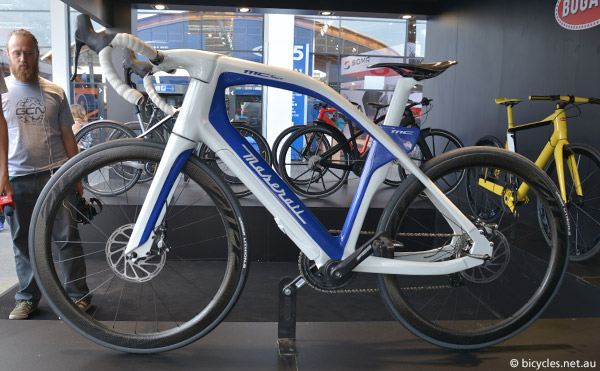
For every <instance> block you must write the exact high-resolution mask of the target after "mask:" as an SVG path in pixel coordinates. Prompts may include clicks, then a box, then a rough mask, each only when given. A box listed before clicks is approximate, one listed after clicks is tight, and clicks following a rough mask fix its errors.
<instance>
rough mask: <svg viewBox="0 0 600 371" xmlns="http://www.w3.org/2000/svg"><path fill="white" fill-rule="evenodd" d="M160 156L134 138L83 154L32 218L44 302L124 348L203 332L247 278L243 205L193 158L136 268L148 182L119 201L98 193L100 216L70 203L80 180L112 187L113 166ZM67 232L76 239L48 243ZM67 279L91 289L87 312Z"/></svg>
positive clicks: (161, 346) (97, 337)
mask: <svg viewBox="0 0 600 371" xmlns="http://www.w3.org/2000/svg"><path fill="white" fill-rule="evenodd" d="M163 152H164V144H160V143H154V142H151V141H144V140H138V139H130V140H124V141H116V142H109V143H106V144H103V145H99V146H96V147H94V148H92V149H90V150H87V151H85V152H84V153H82V154H80V155H78V156H76V157H74V158H73V159H72V160H70V161H69V162H67V163H66V164H65V165H63V167H61V168H60V170H59V171H58V172H57V173H56V174H55V175H54V176H53V177H52V179H51V180H50V182H49V183H48V184H47V186H46V187H45V188H44V190H43V192H42V194H41V195H40V197H39V199H38V203H37V204H36V208H35V210H34V213H33V220H32V224H31V225H32V227H31V234H30V256H31V260H32V264H33V267H34V272H35V275H36V279H37V282H39V284H40V288H41V290H42V292H43V294H44V296H45V297H46V298H47V299H48V301H49V302H50V304H51V306H52V308H53V309H54V311H55V312H56V314H57V315H59V316H60V317H61V318H62V319H63V320H64V321H65V322H66V323H67V324H69V326H71V327H72V328H73V329H75V330H76V331H77V332H78V333H80V334H82V335H83V336H85V337H86V338H88V339H90V340H92V341H94V342H96V343H98V344H100V345H104V346H107V347H109V348H112V349H116V350H120V351H126V352H132V353H155V352H161V351H167V350H172V349H176V348H178V347H181V346H184V345H186V344H189V343H191V342H193V341H194V340H196V339H198V338H200V337H202V336H204V335H206V334H207V333H208V332H209V331H211V330H212V329H213V328H214V327H215V326H216V325H217V324H218V323H219V322H220V321H222V320H223V318H224V317H225V316H226V315H227V313H228V312H229V311H230V310H231V308H232V307H233V305H234V303H235V302H236V300H237V298H238V297H239V295H240V292H241V290H242V288H243V286H244V282H245V280H246V276H247V273H248V262H247V256H248V251H247V238H246V235H245V228H244V226H243V216H242V211H241V208H240V206H239V203H238V202H237V199H236V198H235V196H234V195H233V194H232V193H231V190H230V189H229V188H228V187H227V186H226V185H225V184H224V183H223V181H222V180H221V179H220V178H219V177H218V176H216V175H215V174H214V173H213V172H212V171H211V170H210V169H209V168H208V167H207V166H206V164H204V163H202V162H201V161H200V160H199V159H198V158H197V157H195V156H192V157H191V158H190V159H189V160H188V161H187V163H186V164H185V165H184V167H183V169H182V171H181V174H182V175H184V176H181V175H180V176H179V177H178V180H177V181H176V183H175V185H174V187H175V189H174V191H173V193H172V196H170V197H171V198H170V199H169V200H168V201H167V203H166V204H165V205H164V207H163V213H164V214H161V215H164V218H163V219H162V220H160V221H159V223H160V225H159V226H158V227H157V228H156V229H155V230H154V233H155V235H156V237H157V238H156V240H155V241H156V243H155V244H154V246H153V247H152V249H151V251H150V255H148V256H146V257H143V258H140V259H139V260H137V261H136V262H133V261H132V260H130V259H127V258H126V256H125V254H124V250H125V247H126V246H127V243H128V241H129V237H130V235H131V232H132V230H133V226H134V225H135V223H136V220H137V219H138V214H139V212H140V206H141V204H142V202H143V201H144V199H145V198H146V195H147V192H148V188H149V185H148V184H144V183H136V184H135V186H134V187H132V188H131V189H129V190H128V191H127V192H126V193H124V194H122V195H119V196H116V197H101V196H97V198H98V199H99V202H100V203H102V205H103V206H102V208H100V207H99V206H98V204H97V203H93V204H92V207H94V208H95V212H96V213H97V215H94V213H93V212H90V209H89V208H87V209H86V208H81V207H80V206H79V207H78V205H77V204H75V203H74V202H71V201H70V200H71V199H72V198H74V195H73V192H74V189H75V185H76V183H77V182H78V181H80V180H81V179H83V178H84V177H95V178H97V179H104V180H105V182H103V183H102V184H103V185H104V186H105V187H107V188H110V187H111V186H110V183H111V182H110V176H109V174H110V171H111V169H113V168H114V167H115V166H116V165H118V164H120V163H129V162H143V163H152V164H157V163H158V162H159V161H160V159H161V156H162V154H163ZM98 186H100V183H98ZM159 210H160V208H159ZM77 221H80V223H77ZM81 222H83V223H81ZM65 228H67V229H68V230H69V231H71V232H72V233H71V234H72V235H73V234H77V235H78V236H74V238H72V239H66V238H61V239H58V238H52V236H55V237H56V236H61V235H62V234H61V233H62V232H64V230H65ZM53 245H58V246H53ZM56 247H58V249H56ZM76 252H77V253H76ZM69 282H86V283H87V288H88V289H89V293H88V294H87V295H85V296H84V297H82V298H81V297H79V298H77V299H91V301H92V308H91V309H90V310H88V311H87V312H82V311H81V310H80V309H79V308H78V307H77V305H75V304H74V302H73V301H72V299H71V298H70V297H69V294H70V292H67V290H66V289H65V288H64V286H65V285H66V284H67V283H69Z"/></svg>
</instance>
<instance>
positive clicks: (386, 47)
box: [341, 18, 406, 56]
mask: <svg viewBox="0 0 600 371" xmlns="http://www.w3.org/2000/svg"><path fill="white" fill-rule="evenodd" d="M341 25H342V31H341V39H342V45H343V50H342V53H344V54H363V55H365V54H369V55H385V56H402V55H404V48H405V41H406V21H401V20H389V19H375V18H360V19H356V18H343V19H342V21H341Z"/></svg>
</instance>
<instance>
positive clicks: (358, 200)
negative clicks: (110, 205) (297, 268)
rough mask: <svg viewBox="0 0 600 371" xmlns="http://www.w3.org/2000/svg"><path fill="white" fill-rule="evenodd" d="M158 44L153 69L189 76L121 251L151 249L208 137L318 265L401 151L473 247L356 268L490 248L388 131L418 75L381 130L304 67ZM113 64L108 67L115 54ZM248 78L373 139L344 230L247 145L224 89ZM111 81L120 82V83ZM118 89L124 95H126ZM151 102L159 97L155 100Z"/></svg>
mask: <svg viewBox="0 0 600 371" xmlns="http://www.w3.org/2000/svg"><path fill="white" fill-rule="evenodd" d="M121 37H122V38H125V37H129V38H132V36H130V35H126V34H118V35H117V37H115V39H114V40H113V42H112V45H114V46H125V47H130V48H131V49H132V50H134V51H137V52H140V53H142V54H145V55H146V56H147V57H149V58H151V57H152V55H148V54H150V53H149V52H146V53H144V52H145V50H144V49H143V48H137V47H136V45H131V41H128V42H119V40H120V39H121ZM136 40H137V39H136ZM138 41H139V40H138ZM110 49H112V48H111V46H110V45H109V46H108V47H106V48H104V49H103V50H102V51H101V53H100V60H101V64H102V65H103V67H105V66H106V63H110V60H111V59H110V54H111V50H110ZM161 53H162V54H163V56H164V60H163V61H162V62H161V63H160V64H158V65H157V66H156V68H155V69H156V70H163V71H169V70H174V69H184V70H186V71H188V73H189V75H190V84H189V88H188V90H187V94H186V96H185V98H184V101H183V105H182V107H181V109H180V112H179V115H178V118H177V120H176V122H175V125H174V127H173V135H171V136H170V138H169V140H168V142H167V146H166V149H165V152H164V154H163V157H162V159H161V161H160V164H159V166H158V169H157V172H156V174H155V176H154V179H153V181H152V184H151V186H150V189H149V191H148V194H147V197H146V199H145V201H144V204H143V206H142V208H141V210H140V214H139V216H138V218H137V221H136V224H135V227H134V229H133V232H132V235H131V238H130V240H129V243H128V245H127V249H126V251H125V254H127V255H128V256H129V257H130V258H132V259H134V260H135V259H137V258H139V257H144V256H147V254H150V248H151V246H152V244H153V241H154V237H156V236H155V235H154V230H155V228H156V227H157V226H158V225H160V223H161V221H162V219H163V217H164V214H165V210H166V205H167V204H168V202H169V201H170V200H171V195H172V193H173V192H174V190H175V185H176V180H177V178H178V174H179V172H180V170H181V168H182V167H183V165H184V164H185V162H186V161H187V158H188V156H189V155H190V154H191V151H192V150H193V149H194V148H195V147H196V144H197V142H199V141H202V142H204V143H205V144H206V145H207V146H208V147H209V148H210V149H211V150H212V151H214V152H215V153H216V154H217V155H218V156H219V158H220V159H221V160H222V161H223V162H224V163H225V164H226V165H227V166H228V167H229V169H231V170H232V171H233V173H234V174H235V175H236V176H237V177H238V178H239V179H240V180H241V181H242V182H243V183H244V184H245V185H246V186H247V187H248V188H249V189H250V190H251V191H252V193H253V194H254V195H255V196H256V198H257V199H258V200H259V201H260V202H261V203H262V204H263V205H264V206H265V208H266V209H267V210H268V211H269V212H270V213H271V214H272V215H273V217H274V219H275V222H276V223H277V225H278V226H279V228H280V229H281V230H282V231H283V233H285V234H286V235H287V236H288V237H289V238H290V239H291V240H292V241H293V242H294V243H295V244H296V245H297V246H298V247H299V248H300V250H301V251H302V252H303V253H304V254H305V255H306V256H307V257H308V258H309V259H310V260H314V261H315V263H316V265H317V266H321V265H323V264H324V263H325V262H327V261H328V260H329V259H331V258H337V259H343V258H345V257H347V256H348V255H350V254H351V253H352V252H354V251H355V249H356V243H357V240H358V237H359V233H360V230H361V227H362V224H363V221H364V218H365V215H366V213H367V210H368V208H369V205H370V203H371V200H372V198H373V196H374V194H375V192H376V191H377V189H378V188H379V186H380V185H381V183H382V182H383V180H384V179H385V176H386V173H387V171H388V169H389V167H390V166H392V164H391V161H392V160H393V159H394V158H397V159H398V160H399V162H400V164H401V166H402V167H403V168H404V169H406V170H407V171H408V172H409V173H410V174H412V175H414V176H415V177H417V179H418V180H419V181H420V182H422V183H423V184H424V185H425V187H426V190H425V192H426V194H427V196H428V197H429V199H430V200H431V201H432V202H433V204H434V205H435V207H436V208H437V209H438V210H440V212H441V213H442V215H444V217H445V218H446V220H447V222H448V224H449V225H450V227H451V228H452V229H453V231H454V234H464V233H466V234H468V237H469V239H470V240H471V241H472V247H471V249H470V251H469V253H470V254H469V255H466V256H463V257H460V258H457V259H452V260H447V261H434V260H435V259H436V258H439V256H440V255H439V253H440V249H434V250H430V251H426V252H411V253H396V254H395V259H387V258H381V257H376V256H369V257H368V258H366V259H365V260H364V261H363V262H361V263H360V264H359V265H358V266H357V267H356V268H355V269H354V271H357V272H370V273H385V274H406V275H443V274H450V273H454V272H458V271H462V270H465V269H468V268H471V267H474V266H477V265H480V264H482V263H483V262H484V259H482V257H484V256H486V255H487V256H490V257H491V256H492V247H491V245H490V242H489V241H488V240H487V239H486V238H485V237H484V236H483V235H482V234H480V232H479V230H478V229H477V228H476V227H475V225H473V223H471V221H470V220H469V219H468V218H467V217H466V216H465V215H464V214H462V213H461V212H460V211H459V210H458V209H457V208H456V207H455V206H454V204H452V202H451V201H450V200H449V199H448V198H447V197H446V195H445V194H444V193H443V192H442V191H440V190H439V188H438V187H437V186H436V185H435V184H434V183H433V182H432V181H431V180H430V179H429V178H427V176H426V175H425V174H424V173H423V172H422V171H421V170H420V169H419V168H418V167H417V166H416V165H415V164H414V163H413V161H411V159H410V158H409V157H408V155H407V154H406V152H405V150H404V149H402V148H401V147H400V146H399V145H398V143H397V142H398V141H401V139H400V140H398V139H397V138H395V137H394V136H398V135H402V132H403V131H404V128H402V129H394V127H398V125H399V123H400V121H401V118H402V114H403V112H404V107H405V105H406V102H407V101H408V96H409V94H410V91H411V88H412V87H413V86H414V84H415V83H416V81H415V80H414V79H412V78H403V79H400V80H399V83H398V84H397V86H396V88H395V91H394V95H393V97H392V101H391V103H390V106H389V109H388V113H387V117H386V120H385V123H384V126H387V127H388V128H387V130H386V128H385V127H384V128H381V127H379V126H378V125H376V124H374V123H373V122H372V121H371V120H369V119H368V117H367V116H365V115H364V114H363V113H362V112H360V111H358V110H357V109H356V108H355V107H354V106H353V105H352V104H351V103H350V102H349V101H347V100H346V99H345V98H344V97H342V96H341V95H339V94H338V93H337V92H335V91H334V90H333V89H331V88H329V87H328V86H327V85H325V84H323V83H321V82H318V81H316V80H314V79H312V78H311V77H309V76H306V75H303V74H301V73H298V72H294V71H290V70H286V69H283V68H278V67H273V66H267V65H263V64H259V63H254V62H249V61H244V60H240V59H235V58H230V57H226V56H223V55H220V54H216V53H209V52H204V51H199V50H187V49H182V50H169V51H162V52H161ZM110 67H111V68H112V64H111V65H110ZM107 78H108V80H109V82H111V84H113V86H115V85H117V86H118V85H119V83H118V82H116V81H113V80H114V79H113V77H111V76H108V77H107ZM145 80H147V79H145ZM150 80H151V78H150ZM247 83H254V84H261V85H267V86H274V87H278V88H283V89H287V90H293V91H297V92H299V93H302V94H307V95H311V96H313V97H316V98H319V99H321V100H324V101H325V102H327V103H328V104H330V105H331V106H333V107H335V108H336V109H338V110H339V111H340V112H342V113H343V114H345V115H346V116H347V117H349V118H350V119H351V120H352V121H354V122H355V123H357V124H358V125H359V126H360V127H362V128H363V129H364V130H365V132H366V133H368V134H369V135H370V136H371V137H372V138H373V139H374V142H373V143H374V144H373V147H372V150H371V151H370V153H369V158H368V159H367V164H366V166H365V170H364V172H363V176H362V177H361V180H360V184H359V189H358V190H357V193H356V195H355V198H354V200H353V205H352V207H351V210H350V213H349V217H348V218H347V220H346V224H345V225H344V229H343V231H342V234H341V235H340V236H337V237H333V236H331V235H330V234H329V233H328V232H327V230H326V229H325V228H324V227H323V226H322V224H321V223H319V222H318V220H316V218H315V217H314V216H313V215H312V213H311V212H310V211H309V210H308V209H307V208H306V207H305V206H304V204H302V202H301V201H300V200H299V198H298V197H297V196H296V195H295V194H293V193H292V192H291V191H290V190H289V188H288V187H287V186H286V185H285V183H284V182H283V181H282V180H281V178H280V177H279V176H278V175H277V174H276V173H275V172H274V171H273V170H272V169H271V168H270V167H269V166H268V165H267V163H266V162H265V161H264V160H262V158H260V156H259V155H258V154H257V153H256V152H255V151H254V150H253V149H252V146H248V145H244V143H246V144H247V142H245V140H243V138H242V137H241V136H240V135H239V134H237V132H236V131H235V129H233V127H232V126H231V125H230V123H229V120H228V118H227V113H226V111H225V106H224V105H225V101H224V89H225V88H226V87H228V86H232V85H241V84H247ZM145 85H146V84H145ZM148 85H149V86H146V90H148V89H151V90H152V89H153V87H152V85H151V83H150V84H148ZM116 89H117V88H116ZM117 91H118V92H119V89H117ZM120 94H122V95H123V96H124V97H125V95H126V94H123V93H120ZM153 94H154V95H155V92H149V95H150V97H153ZM156 96H157V95H156ZM125 98H126V99H127V97H125ZM155 102H156V104H157V105H158V106H159V107H161V104H160V102H158V101H155ZM163 103H164V102H163ZM167 113H168V114H169V113H172V111H171V112H167ZM390 127H392V128H391V130H390ZM377 146H383V148H385V149H386V150H387V151H386V150H382V149H383V148H380V150H379V151H377V150H374V147H377ZM386 153H387V154H388V155H387V157H386V155H385V154H386ZM390 153H391V155H390ZM240 222H242V221H240ZM457 241H458V238H457V237H454V238H453V240H452V241H451V243H450V244H449V245H447V246H446V247H443V248H442V249H447V250H449V251H453V244H454V243H457Z"/></svg>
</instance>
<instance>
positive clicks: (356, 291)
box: [298, 229, 465, 294]
mask: <svg viewBox="0 0 600 371" xmlns="http://www.w3.org/2000/svg"><path fill="white" fill-rule="evenodd" d="M329 233H333V234H340V233H342V231H341V230H337V229H330V230H329ZM360 234H361V235H368V236H373V235H375V232H374V231H360ZM396 235H397V236H403V237H460V236H464V235H465V234H453V233H398V234H396ZM301 261H302V255H300V257H299V259H298V271H299V272H300V275H301V276H302V278H303V279H304V282H306V284H307V285H308V286H309V287H310V288H312V289H313V290H315V291H318V292H322V293H326V294H366V293H374V292H379V289H378V288H373V289H342V290H324V289H322V288H320V287H317V286H315V285H313V284H312V283H310V281H309V280H308V279H307V278H306V276H305V275H304V272H303V271H302V263H301ZM450 288H452V286H451V285H434V286H408V287H402V288H400V290H402V291H422V290H441V289H450Z"/></svg>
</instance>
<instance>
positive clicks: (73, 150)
mask: <svg viewBox="0 0 600 371" xmlns="http://www.w3.org/2000/svg"><path fill="white" fill-rule="evenodd" d="M60 139H61V140H62V144H63V147H65V153H66V154H67V157H68V158H71V157H73V156H75V155H76V154H78V153H79V147H77V142H76V141H75V134H73V130H72V129H71V127H70V126H61V127H60Z"/></svg>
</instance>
